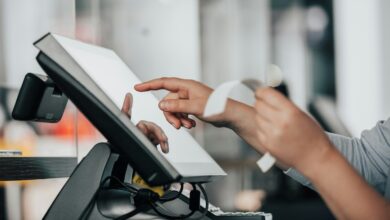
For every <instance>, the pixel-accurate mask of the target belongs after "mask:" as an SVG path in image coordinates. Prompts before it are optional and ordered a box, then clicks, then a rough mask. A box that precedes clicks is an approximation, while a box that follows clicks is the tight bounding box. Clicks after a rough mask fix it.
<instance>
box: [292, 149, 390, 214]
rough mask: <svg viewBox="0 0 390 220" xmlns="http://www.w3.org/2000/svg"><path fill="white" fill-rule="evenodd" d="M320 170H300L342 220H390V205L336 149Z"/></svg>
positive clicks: (328, 155)
mask: <svg viewBox="0 0 390 220" xmlns="http://www.w3.org/2000/svg"><path fill="white" fill-rule="evenodd" d="M323 158H324V159H323V160H318V162H317V163H316V164H317V165H316V166H314V165H313V166H310V167H307V166H306V167H302V168H299V167H298V170H300V171H301V172H302V173H303V174H304V175H305V176H307V177H308V178H309V179H310V180H311V181H312V183H313V184H314V186H315V187H316V189H317V191H318V192H319V193H320V194H321V196H322V197H323V199H324V200H325V201H326V203H327V204H328V206H329V207H330V208H331V209H332V211H333V212H334V213H335V214H336V217H337V218H339V219H389V218H390V215H389V210H388V208H389V204H388V203H387V202H386V201H385V199H383V198H382V197H381V196H380V195H379V194H378V193H377V192H376V191H375V190H374V189H372V188H371V187H370V186H369V185H368V184H367V183H366V182H365V181H364V180H363V178H362V177H360V176H359V175H358V173H357V172H356V171H355V170H354V169H353V168H352V167H351V165H350V164H349V163H348V162H347V161H346V160H345V159H344V158H343V156H342V155H341V154H340V153H339V152H338V151H337V150H335V149H334V148H332V150H331V151H330V152H329V153H327V154H326V155H324V156H323Z"/></svg>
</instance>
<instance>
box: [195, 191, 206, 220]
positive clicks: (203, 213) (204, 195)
mask: <svg viewBox="0 0 390 220" xmlns="http://www.w3.org/2000/svg"><path fill="white" fill-rule="evenodd" d="M197 185H198V187H199V188H200V191H201V192H202V194H203V197H204V201H205V203H206V207H205V208H204V210H203V212H202V215H201V216H199V217H197V218H193V219H192V220H198V219H203V218H204V217H205V216H206V214H207V212H208V211H209V198H208V196H207V193H206V190H205V189H204V187H203V186H202V184H197Z"/></svg>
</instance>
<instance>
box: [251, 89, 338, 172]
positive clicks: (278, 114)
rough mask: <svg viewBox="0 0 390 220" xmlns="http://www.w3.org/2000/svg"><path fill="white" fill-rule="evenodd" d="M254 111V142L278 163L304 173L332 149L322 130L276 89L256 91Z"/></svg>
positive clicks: (324, 157)
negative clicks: (261, 146) (255, 132)
mask: <svg viewBox="0 0 390 220" xmlns="http://www.w3.org/2000/svg"><path fill="white" fill-rule="evenodd" d="M255 109H256V113H257V114H256V123H257V127H258V131H257V136H258V139H259V141H260V142H261V144H262V145H263V147H264V148H265V149H266V150H267V151H269V152H270V153H271V154H272V155H273V156H275V157H276V158H277V159H278V160H279V161H280V162H282V163H284V164H286V165H288V166H291V167H294V168H297V169H298V170H300V171H301V172H305V171H308V170H309V169H313V168H314V167H315V165H316V164H318V163H321V160H323V159H326V158H327V157H326V155H328V153H329V152H331V151H332V150H334V148H333V147H332V144H331V143H330V141H329V139H328V137H327V136H326V135H325V133H324V131H323V130H322V128H321V127H320V126H319V125H318V124H317V123H316V122H315V121H314V120H313V119H312V118H310V116H308V115H307V114H305V113H304V112H302V111H301V110H300V109H299V108H298V107H297V106H295V105H294V104H293V103H292V102H291V101H289V100H288V99H287V98H286V97H284V96H283V95H282V94H281V93H279V92H277V91H276V90H274V89H272V88H262V89H258V90H257V91H256V103H255ZM314 169H315V168H314Z"/></svg>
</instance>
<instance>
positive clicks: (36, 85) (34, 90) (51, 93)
mask: <svg viewBox="0 0 390 220" xmlns="http://www.w3.org/2000/svg"><path fill="white" fill-rule="evenodd" d="M67 102H68V98H67V97H66V96H65V94H64V93H63V92H62V91H61V90H59V89H58V87H57V86H56V85H55V84H54V82H53V81H52V80H51V79H50V78H49V77H47V76H45V75H39V74H34V73H27V74H26V76H25V77H24V80H23V84H22V87H21V89H20V91H19V94H18V98H17V100H16V103H15V106H14V108H13V111H12V118H14V119H16V120H23V121H39V122H50V123H55V122H58V121H60V120H61V118H62V115H63V114H64V111H65V107H66V104H67Z"/></svg>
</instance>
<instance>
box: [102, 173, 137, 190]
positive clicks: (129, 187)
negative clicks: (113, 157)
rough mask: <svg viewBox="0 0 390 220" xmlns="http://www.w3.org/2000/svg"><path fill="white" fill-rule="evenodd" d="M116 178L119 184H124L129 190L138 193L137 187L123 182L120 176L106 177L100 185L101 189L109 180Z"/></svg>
mask: <svg viewBox="0 0 390 220" xmlns="http://www.w3.org/2000/svg"><path fill="white" fill-rule="evenodd" d="M110 179H112V180H115V181H116V182H117V183H119V185H121V186H123V187H124V188H126V189H128V190H129V192H131V193H137V192H138V189H136V188H135V187H133V186H131V185H128V184H125V183H124V182H122V181H121V180H120V179H119V178H118V177H116V176H108V177H106V178H105V179H104V180H103V181H102V183H101V184H100V187H101V189H102V188H103V186H104V184H105V183H106V182H107V181H108V180H110Z"/></svg>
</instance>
